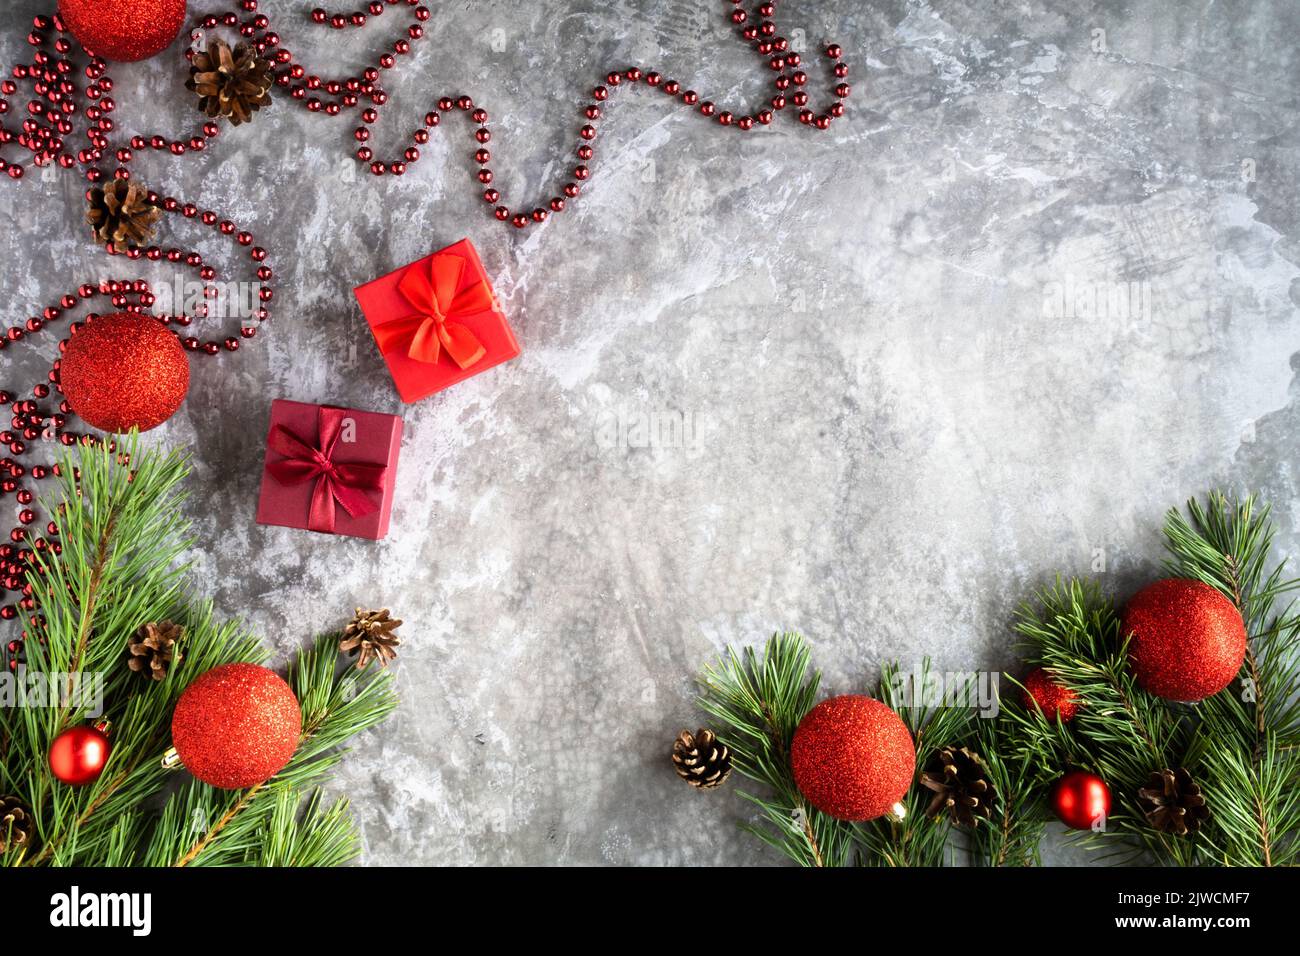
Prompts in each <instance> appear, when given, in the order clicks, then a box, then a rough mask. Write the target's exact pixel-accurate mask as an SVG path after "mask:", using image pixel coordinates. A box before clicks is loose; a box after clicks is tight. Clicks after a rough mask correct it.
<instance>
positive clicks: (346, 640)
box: [339, 608, 402, 670]
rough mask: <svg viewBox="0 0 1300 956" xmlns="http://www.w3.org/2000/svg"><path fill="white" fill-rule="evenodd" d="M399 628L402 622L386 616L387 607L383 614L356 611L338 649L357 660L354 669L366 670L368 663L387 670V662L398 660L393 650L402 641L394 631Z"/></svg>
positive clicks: (358, 609) (380, 612) (344, 631)
mask: <svg viewBox="0 0 1300 956" xmlns="http://www.w3.org/2000/svg"><path fill="white" fill-rule="evenodd" d="M401 625H402V622H401V621H398V620H394V619H392V618H390V617H389V616H388V608H384V609H383V610H382V611H363V610H362V609H361V608H357V613H356V616H355V617H353V618H352V620H351V621H349V622H348V626H347V627H345V628H344V629H343V637H342V638H341V639H340V640H339V650H340V651H341V652H343V653H344V654H351V655H352V656H353V657H355V658H357V670H365V669H366V665H367V664H369V663H370V662H371V660H378V661H379V663H380V664H381V665H383V666H384V667H387V666H388V662H389V661H391V660H396V659H397V650H396V648H397V647H398V645H400V644H401V643H402V639H401V638H400V637H398V636H397V633H396V632H397V629H398V628H399V627H401Z"/></svg>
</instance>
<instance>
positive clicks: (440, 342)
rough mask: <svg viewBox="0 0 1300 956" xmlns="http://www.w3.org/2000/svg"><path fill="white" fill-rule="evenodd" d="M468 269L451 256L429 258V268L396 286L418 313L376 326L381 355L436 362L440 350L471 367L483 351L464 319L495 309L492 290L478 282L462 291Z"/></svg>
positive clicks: (409, 272) (414, 272) (409, 274)
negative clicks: (399, 353)
mask: <svg viewBox="0 0 1300 956" xmlns="http://www.w3.org/2000/svg"><path fill="white" fill-rule="evenodd" d="M467 265H468V263H466V261H465V259H464V258H463V257H461V256H458V255H456V254H455V253H454V252H439V253H436V254H435V255H433V256H432V257H430V261H429V263H428V267H427V268H422V265H421V264H420V263H416V264H415V265H413V266H411V267H410V268H409V269H407V270H406V272H405V274H404V275H403V276H402V278H401V280H400V281H399V282H398V285H397V288H398V291H399V292H401V293H402V296H403V297H404V298H405V299H406V301H407V302H409V303H410V304H411V306H412V307H413V308H414V309H415V310H416V314H414V315H408V316H406V317H405V318H401V319H396V320H395V321H392V322H385V323H384V324H383V325H378V326H375V340H376V341H377V342H378V343H379V350H380V351H381V352H383V353H384V354H385V355H387V354H389V353H390V352H405V353H406V354H407V355H409V356H410V357H411V358H413V359H415V360H416V361H417V362H428V363H430V364H432V363H434V362H437V361H438V356H439V355H440V354H441V353H442V350H443V349H446V350H447V354H448V355H450V356H451V358H452V361H454V362H455V363H456V364H457V365H459V366H460V367H461V368H469V367H470V366H471V365H473V364H474V363H475V362H477V361H478V360H479V359H481V358H482V357H483V356H484V355H485V354H486V353H487V350H486V349H484V348H483V343H481V342H480V341H479V340H478V337H477V336H475V335H474V333H473V332H471V331H470V330H469V329H468V328H467V327H466V326H465V325H464V324H463V320H464V319H467V318H470V317H472V316H474V315H477V314H479V313H481V312H489V311H491V310H492V309H494V308H496V300H495V299H494V298H493V296H492V287H491V286H490V285H488V283H487V280H486V279H479V280H477V281H474V282H471V283H470V284H469V285H467V286H465V287H464V288H463V289H462V288H461V279H462V277H463V275H464V272H465V267H466V266H467Z"/></svg>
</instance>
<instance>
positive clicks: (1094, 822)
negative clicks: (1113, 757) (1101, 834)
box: [1051, 770, 1110, 830]
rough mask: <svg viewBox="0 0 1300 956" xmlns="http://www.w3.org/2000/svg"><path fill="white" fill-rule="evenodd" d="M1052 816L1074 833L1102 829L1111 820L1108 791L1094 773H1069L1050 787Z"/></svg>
mask: <svg viewBox="0 0 1300 956" xmlns="http://www.w3.org/2000/svg"><path fill="white" fill-rule="evenodd" d="M1051 804H1052V812H1053V813H1055V814H1056V816H1057V817H1058V818H1059V819H1060V821H1061V822H1062V823H1064V824H1065V825H1066V826H1067V827H1072V828H1073V829H1075V830H1091V829H1093V828H1094V827H1096V828H1098V829H1105V827H1106V818H1107V817H1108V816H1110V787H1108V786H1106V781H1105V780H1102V779H1101V777H1099V776H1097V775H1096V774H1095V773H1088V772H1087V771H1084V770H1071V771H1070V772H1069V773H1067V774H1066V775H1065V776H1064V777H1062V778H1061V779H1060V780H1058V781H1056V783H1054V784H1052V793H1051Z"/></svg>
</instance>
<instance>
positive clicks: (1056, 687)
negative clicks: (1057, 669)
mask: <svg viewBox="0 0 1300 956" xmlns="http://www.w3.org/2000/svg"><path fill="white" fill-rule="evenodd" d="M1023 699H1024V703H1025V708H1026V709H1027V710H1033V709H1035V708H1037V709H1038V710H1039V711H1041V712H1042V715H1043V716H1044V717H1046V718H1047V719H1048V720H1049V721H1052V722H1055V721H1056V719H1057V718H1058V717H1059V718H1060V719H1061V722H1062V723H1067V724H1068V723H1069V722H1070V721H1072V720H1074V715H1075V714H1076V713H1078V710H1079V695H1078V694H1076V693H1075V692H1074V691H1072V690H1070V688H1068V687H1066V686H1064V685H1063V684H1058V683H1057V682H1056V681H1055V680H1053V679H1052V675H1051V674H1049V673H1047V669H1046V668H1043V667H1037V668H1035V669H1034V670H1032V671H1030V672H1029V674H1028V676H1026V677H1025V691H1024V694H1023Z"/></svg>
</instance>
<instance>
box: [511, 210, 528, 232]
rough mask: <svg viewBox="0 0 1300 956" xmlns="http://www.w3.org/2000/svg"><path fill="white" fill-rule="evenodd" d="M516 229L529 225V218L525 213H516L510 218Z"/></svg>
mask: <svg viewBox="0 0 1300 956" xmlns="http://www.w3.org/2000/svg"><path fill="white" fill-rule="evenodd" d="M510 222H511V223H512V224H513V225H514V227H515V228H516V229H523V228H524V227H525V226H527V225H528V222H529V219H528V217H527V216H525V215H524V214H523V213H516V214H515V217H514V218H513V219H511V220H510Z"/></svg>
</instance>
